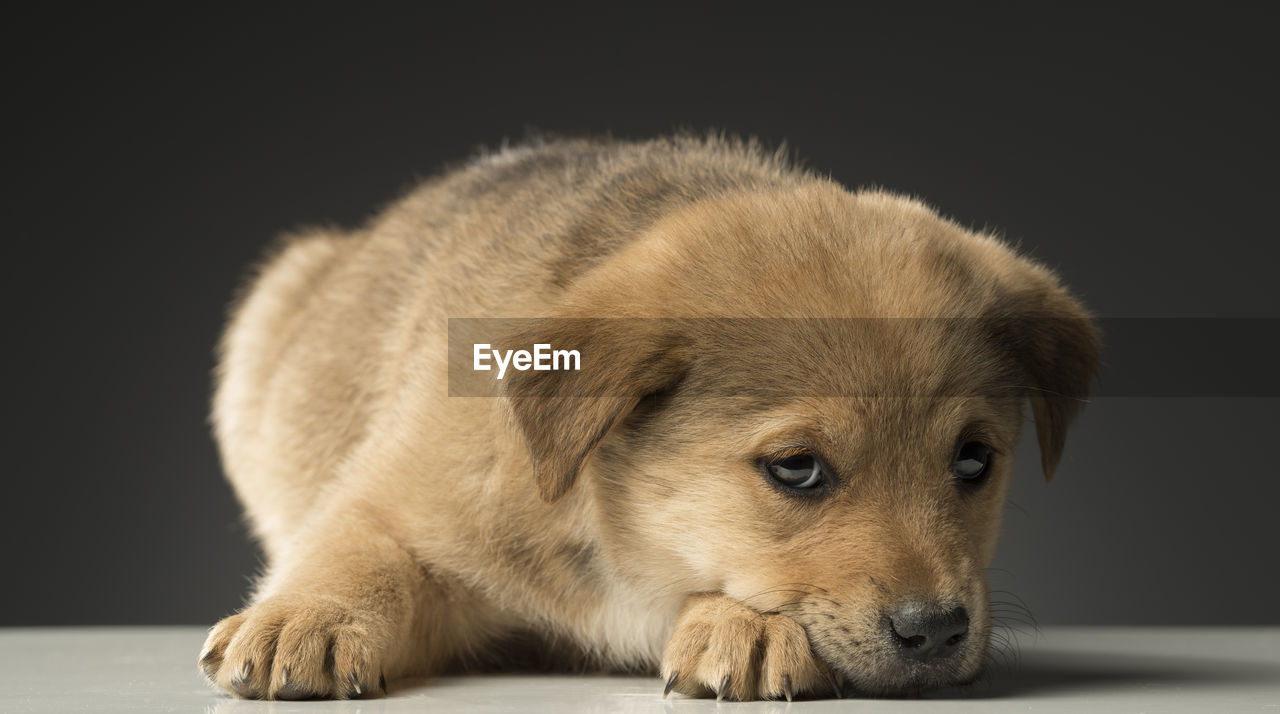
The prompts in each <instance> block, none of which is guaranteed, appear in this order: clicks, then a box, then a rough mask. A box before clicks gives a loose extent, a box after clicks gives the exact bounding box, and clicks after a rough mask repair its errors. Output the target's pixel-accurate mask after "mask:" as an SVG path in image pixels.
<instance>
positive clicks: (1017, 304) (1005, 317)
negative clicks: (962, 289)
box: [994, 278, 1100, 481]
mask: <svg viewBox="0 0 1280 714" xmlns="http://www.w3.org/2000/svg"><path fill="white" fill-rule="evenodd" d="M994 326H995V330H996V335H997V339H998V340H999V341H1000V342H1001V343H1002V344H1003V346H1004V347H1005V349H1006V350H1007V351H1008V352H1009V353H1011V354H1012V356H1013V359H1014V361H1015V362H1016V363H1017V366H1018V369H1019V371H1020V373H1021V375H1022V378H1023V379H1024V380H1025V385H1024V386H1025V387H1026V390H1027V396H1028V397H1029V399H1030V401H1031V410H1032V413H1033V415H1034V416H1035V421H1036V437H1037V439H1038V440H1039V442H1040V462H1041V465H1042V466H1043V468H1044V477H1045V480H1046V481H1048V480H1049V479H1051V478H1053V473H1054V471H1055V470H1056V469H1057V468H1058V462H1059V461H1060V460H1061V459H1062V451H1063V448H1064V447H1065V446H1066V443H1067V427H1068V426H1069V425H1070V423H1071V420H1072V419H1073V418H1074V417H1075V415H1076V412H1078V411H1079V410H1080V407H1081V406H1083V404H1084V402H1085V398H1086V397H1087V396H1088V393H1089V385H1090V384H1091V383H1092V382H1093V379H1094V377H1095V375H1096V374H1097V369H1098V350H1099V346H1100V340H1099V337H1098V330H1097V327H1096V326H1095V325H1094V324H1093V321H1092V319H1091V318H1090V316H1089V314H1088V312H1086V311H1085V309H1084V307H1083V306H1081V305H1080V303H1079V302H1077V301H1076V300H1075V299H1074V298H1072V297H1071V296H1070V295H1069V294H1068V293H1067V292H1066V290H1065V289H1063V288H1062V287H1061V286H1059V285H1058V284H1057V283H1056V281H1053V280H1052V278H1050V279H1049V281H1048V284H1042V285H1038V286H1036V287H1035V288H1030V289H1022V290H1019V291H1017V292H1015V293H1012V294H1009V295H1006V296H1005V298H1004V299H1003V300H1002V307H1001V308H1000V310H999V311H998V314H997V316H996V318H995V321H994Z"/></svg>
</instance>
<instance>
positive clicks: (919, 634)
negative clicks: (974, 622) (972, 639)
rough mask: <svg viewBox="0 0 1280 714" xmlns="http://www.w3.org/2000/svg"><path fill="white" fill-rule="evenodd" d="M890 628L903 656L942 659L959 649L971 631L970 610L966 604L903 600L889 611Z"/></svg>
mask: <svg viewBox="0 0 1280 714" xmlns="http://www.w3.org/2000/svg"><path fill="white" fill-rule="evenodd" d="M889 630H890V632H891V633H892V635H893V639H894V641H896V642H897V644H898V651H899V652H900V653H901V654H902V656H903V657H905V658H907V659H914V660H919V661H921V662H926V661H928V660H932V659H942V658H944V657H950V656H951V655H952V654H954V653H955V651H956V650H958V649H960V644H961V643H963V642H964V639H965V637H966V636H967V635H968V634H969V613H968V612H966V611H965V609H964V608H963V607H953V608H950V609H947V608H945V607H939V606H937V605H934V604H929V603H922V602H908V603H903V604H901V605H899V606H898V607H897V608H896V609H895V610H893V612H891V613H890V614H889Z"/></svg>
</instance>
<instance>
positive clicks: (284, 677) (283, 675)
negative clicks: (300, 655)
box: [280, 664, 289, 687]
mask: <svg viewBox="0 0 1280 714" xmlns="http://www.w3.org/2000/svg"><path fill="white" fill-rule="evenodd" d="M288 684H289V665H287V664H286V665H285V666H284V667H282V668H281V669H280V686H281V687H285V686H288Z"/></svg>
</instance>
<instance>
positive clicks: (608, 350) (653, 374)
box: [502, 318, 684, 502]
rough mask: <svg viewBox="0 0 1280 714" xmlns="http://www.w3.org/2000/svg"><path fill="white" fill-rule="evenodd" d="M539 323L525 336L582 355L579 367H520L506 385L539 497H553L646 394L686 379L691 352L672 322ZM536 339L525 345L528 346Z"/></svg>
mask: <svg viewBox="0 0 1280 714" xmlns="http://www.w3.org/2000/svg"><path fill="white" fill-rule="evenodd" d="M536 323H537V325H536V327H535V328H533V330H532V332H535V333H536V337H530V336H529V335H525V336H524V338H523V340H535V339H536V341H537V342H540V343H547V344H550V345H553V346H554V347H555V348H556V349H561V348H563V349H572V350H577V351H578V352H579V353H580V354H581V358H580V370H579V371H533V370H529V371H524V372H513V373H509V376H508V378H507V379H506V380H505V384H504V385H503V390H502V393H503V395H504V396H505V397H506V399H507V402H508V404H509V406H510V410H511V414H512V416H513V418H514V420H515V424H516V426H517V427H518V428H519V430H520V432H521V434H522V435H523V436H524V439H525V443H526V444H527V445H528V447H529V455H530V457H531V458H532V461H533V471H534V478H535V479H536V483H537V487H538V495H539V496H540V497H541V498H542V500H544V501H547V502H552V501H555V500H556V499H558V498H560V497H561V496H563V495H564V494H565V492H567V491H568V490H569V488H570V487H571V486H573V483H574V481H575V480H577V478H578V474H579V472H581V471H582V467H583V465H584V464H585V463H586V461H587V459H588V458H590V457H591V455H592V453H593V452H594V451H595V450H596V447H597V446H599V445H600V442H601V441H602V440H603V439H604V438H605V436H606V435H607V434H608V433H609V432H610V431H611V430H612V429H613V428H614V427H615V426H616V425H617V424H618V423H620V422H621V421H622V420H623V419H624V418H625V417H626V416H627V415H628V414H630V413H631V411H632V409H634V408H635V406H636V404H637V403H638V402H639V401H640V400H641V399H642V398H643V397H645V396H646V395H649V394H652V393H654V392H658V391H661V390H663V389H666V388H668V387H670V386H671V385H673V384H675V383H676V382H677V381H679V379H680V376H681V374H682V373H683V365H684V357H683V350H682V349H681V342H682V341H681V340H680V338H679V337H678V336H677V335H676V334H675V333H674V332H672V331H669V329H670V325H671V323H670V322H669V321H665V320H657V319H643V318H636V319H623V318H604V319H594V318H557V319H548V320H539V321H536ZM512 342H513V344H515V343H519V342H521V338H515V339H513V340H512ZM533 344H535V342H533V341H524V342H523V345H524V348H525V349H528V347H529V346H531V345H533Z"/></svg>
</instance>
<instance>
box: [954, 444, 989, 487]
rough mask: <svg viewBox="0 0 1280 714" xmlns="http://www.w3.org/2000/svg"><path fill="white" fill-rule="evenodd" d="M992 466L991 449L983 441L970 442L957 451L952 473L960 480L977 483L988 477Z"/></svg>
mask: <svg viewBox="0 0 1280 714" xmlns="http://www.w3.org/2000/svg"><path fill="white" fill-rule="evenodd" d="M990 465H991V447H990V446H987V445H986V444H984V443H982V442H981V441H969V442H965V443H964V444H962V445H961V446H960V448H959V449H956V456H955V459H954V460H952V462H951V473H953V474H955V476H956V478H958V479H961V480H963V481H967V482H969V483H976V482H978V481H981V480H982V477H983V476H986V475H987V470H988V468H989V467H990Z"/></svg>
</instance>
